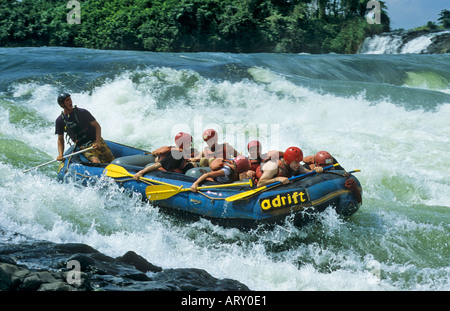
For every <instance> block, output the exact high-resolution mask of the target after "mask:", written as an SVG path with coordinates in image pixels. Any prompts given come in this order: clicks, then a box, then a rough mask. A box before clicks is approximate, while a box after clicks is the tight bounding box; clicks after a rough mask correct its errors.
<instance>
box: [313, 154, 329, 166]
mask: <svg viewBox="0 0 450 311" xmlns="http://www.w3.org/2000/svg"><path fill="white" fill-rule="evenodd" d="M314 162H315V164H316V166H328V165H332V164H333V157H332V156H331V154H329V153H328V152H326V151H319V152H317V153H316V156H315V157H314Z"/></svg>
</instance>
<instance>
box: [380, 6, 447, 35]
mask: <svg viewBox="0 0 450 311" xmlns="http://www.w3.org/2000/svg"><path fill="white" fill-rule="evenodd" d="M385 1H386V5H387V7H388V15H389V17H390V18H391V29H393V30H394V29H399V28H404V29H412V28H416V27H420V26H424V25H426V24H427V23H428V21H432V22H435V23H436V24H437V23H438V21H437V19H438V18H439V13H440V12H441V11H442V10H444V9H447V10H450V0H385Z"/></svg>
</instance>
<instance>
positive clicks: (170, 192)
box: [145, 180, 252, 201]
mask: <svg viewBox="0 0 450 311" xmlns="http://www.w3.org/2000/svg"><path fill="white" fill-rule="evenodd" d="M251 184H252V181H251V180H249V181H248V182H244V183H234V184H223V185H214V186H204V187H198V188H197V189H198V190H201V189H212V188H226V187H235V186H251ZM184 191H191V188H186V189H183V186H180V187H177V188H173V187H169V186H165V185H156V186H148V187H147V189H145V194H146V195H147V198H148V199H149V200H150V201H157V200H164V199H168V198H170V197H172V196H174V195H176V194H178V193H180V192H184Z"/></svg>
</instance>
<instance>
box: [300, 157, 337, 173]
mask: <svg viewBox="0 0 450 311" xmlns="http://www.w3.org/2000/svg"><path fill="white" fill-rule="evenodd" d="M303 162H305V164H306V168H309V169H310V170H313V169H315V168H316V164H315V162H316V161H315V156H313V155H312V156H307V157H304V158H303ZM336 163H338V161H337V160H336V159H335V158H334V157H333V164H336ZM330 165H331V164H330ZM304 166H305V165H304ZM334 169H336V170H344V168H343V167H342V166H340V165H338V166H336V167H334Z"/></svg>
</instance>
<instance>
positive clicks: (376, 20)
mask: <svg viewBox="0 0 450 311" xmlns="http://www.w3.org/2000/svg"><path fill="white" fill-rule="evenodd" d="M366 8H367V9H368V10H370V11H369V13H368V14H367V16H366V19H367V22H368V23H369V24H370V25H373V24H377V25H380V24H381V4H380V1H376V0H370V1H369V2H367V6H366Z"/></svg>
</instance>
